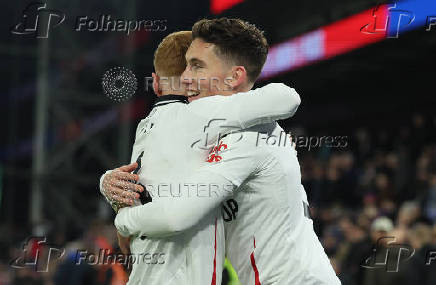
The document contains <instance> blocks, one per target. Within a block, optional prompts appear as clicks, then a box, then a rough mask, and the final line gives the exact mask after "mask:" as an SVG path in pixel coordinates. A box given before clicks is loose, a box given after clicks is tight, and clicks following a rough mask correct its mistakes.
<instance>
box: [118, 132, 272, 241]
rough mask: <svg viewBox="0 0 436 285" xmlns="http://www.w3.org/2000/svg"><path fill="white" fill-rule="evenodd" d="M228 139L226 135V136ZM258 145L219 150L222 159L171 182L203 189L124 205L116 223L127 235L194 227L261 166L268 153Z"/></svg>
mask: <svg viewBox="0 0 436 285" xmlns="http://www.w3.org/2000/svg"><path fill="white" fill-rule="evenodd" d="M225 143H226V138H225V139H224V140H223V144H225ZM258 149H259V148H256V147H255V146H254V145H253V146H247V144H246V143H244V142H243V140H242V141H240V142H238V143H234V144H233V145H229V146H227V149H225V150H223V151H221V152H219V153H218V155H220V156H221V157H222V159H221V160H220V161H219V162H213V163H208V162H205V165H204V166H203V167H201V168H200V169H197V170H194V173H193V175H192V176H191V177H189V178H187V179H184V180H183V181H172V182H171V184H172V187H178V186H179V185H185V184H189V185H195V186H197V185H198V186H197V187H198V189H200V187H201V188H202V189H203V190H201V191H199V192H196V191H195V190H194V191H191V195H187V194H186V192H184V191H183V192H182V195H180V197H167V198H165V199H160V200H156V201H153V203H148V204H145V205H142V206H137V207H131V208H124V209H121V210H120V211H119V213H118V215H117V216H116V218H115V226H116V227H117V229H118V231H119V233H120V234H121V235H123V236H130V235H146V236H148V237H164V236H170V235H175V234H178V233H180V232H183V231H185V230H187V229H189V228H191V227H192V226H194V225H196V224H197V223H198V222H199V221H200V220H201V219H202V218H203V217H204V216H205V215H206V214H208V213H209V212H210V211H212V210H213V209H216V208H217V207H219V206H220V204H221V203H222V202H223V201H225V200H226V199H228V198H229V197H231V196H232V195H233V191H235V189H236V188H237V187H238V186H239V185H241V183H242V182H243V181H244V180H245V179H247V177H248V176H249V175H250V174H252V173H255V172H256V171H257V170H258V169H259V168H260V166H261V162H262V161H263V160H265V157H264V153H263V152H260V151H259V150H258ZM191 187H192V186H191ZM174 189H178V188H174ZM191 189H192V188H191ZM209 189H210V190H209ZM209 191H210V192H209ZM198 193H202V194H198ZM204 193H207V194H206V195H205V194H204Z"/></svg>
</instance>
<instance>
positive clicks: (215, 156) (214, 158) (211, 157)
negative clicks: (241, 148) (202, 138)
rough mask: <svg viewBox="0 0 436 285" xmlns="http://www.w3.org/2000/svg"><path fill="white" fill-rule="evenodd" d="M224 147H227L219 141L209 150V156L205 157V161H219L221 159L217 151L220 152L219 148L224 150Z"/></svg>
mask: <svg viewBox="0 0 436 285" xmlns="http://www.w3.org/2000/svg"><path fill="white" fill-rule="evenodd" d="M224 149H227V145H226V144H225V143H223V142H222V141H221V142H220V144H219V145H217V146H214V147H213V149H212V150H211V151H210V153H209V157H208V158H207V160H206V161H207V162H218V161H220V160H221V159H222V157H221V156H220V155H218V152H220V151H221V150H224Z"/></svg>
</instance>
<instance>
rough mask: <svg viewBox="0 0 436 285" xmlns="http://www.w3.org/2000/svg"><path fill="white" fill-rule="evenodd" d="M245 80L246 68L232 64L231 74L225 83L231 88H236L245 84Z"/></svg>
mask: <svg viewBox="0 0 436 285" xmlns="http://www.w3.org/2000/svg"><path fill="white" fill-rule="evenodd" d="M246 81H247V70H245V67H243V66H241V65H240V66H233V67H232V71H231V76H230V77H228V78H227V80H226V84H227V85H229V87H230V88H232V90H237V89H238V88H239V87H240V86H242V85H245V83H246Z"/></svg>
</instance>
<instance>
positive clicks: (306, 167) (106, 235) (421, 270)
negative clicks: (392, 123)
mask: <svg viewBox="0 0 436 285" xmlns="http://www.w3.org/2000/svg"><path fill="white" fill-rule="evenodd" d="M435 126H436V117H434V118H430V117H425V116H423V115H419V114H416V115H414V116H413V117H412V119H411V121H410V122H408V123H407V124H403V125H401V126H398V128H397V129H396V128H392V127H391V128H389V129H388V128H387V129H383V128H382V127H381V126H380V127H374V128H369V127H366V128H358V129H356V130H354V131H353V132H350V133H349V134H350V135H348V136H347V139H348V141H347V144H346V146H343V147H341V148H331V147H326V146H319V147H318V148H316V149H311V150H310V151H308V150H307V149H306V150H305V149H304V148H300V147H298V146H297V150H298V153H299V154H298V156H299V160H300V164H301V171H302V179H303V181H302V182H303V185H304V187H305V189H306V192H307V194H308V198H309V202H310V204H311V216H312V219H313V222H314V228H315V231H316V232H317V234H318V236H319V237H320V240H321V242H322V244H323V246H324V248H325V251H326V253H327V255H328V256H329V257H330V260H331V262H332V264H333V267H334V269H335V270H336V272H337V274H338V276H339V277H340V279H341V281H342V283H343V284H344V285H348V284H349V285H369V284H371V285H378V284H383V285H384V284H386V285H389V284H396V285H402V284H413V283H416V284H423V285H428V284H436V253H434V256H435V258H434V259H435V260H434V262H433V263H430V264H428V265H426V262H427V261H428V260H429V257H431V250H432V249H434V250H435V251H436V143H435V142H436V132H435V130H436V127H435ZM93 190H94V191H95V189H93ZM97 193H98V192H97V191H96V195H97ZM97 199H100V197H98V198H97ZM0 231H1V233H2V235H1V236H0V285H6V284H17V285H21V284H23V285H33V284H35V285H36V284H38V285H39V284H44V285H70V284H71V285H73V284H74V285H78V284H111V285H116V284H124V283H125V281H126V278H127V276H128V275H127V273H126V271H128V268H127V269H126V264H122V262H114V263H109V264H107V263H106V264H97V265H93V264H92V262H83V263H81V264H80V265H77V264H75V262H77V251H78V249H82V250H86V251H87V253H94V254H95V255H98V252H99V250H101V249H108V250H109V252H111V253H116V252H119V249H118V248H117V245H116V234H115V230H114V227H113V225H112V221H110V220H108V221H92V222H91V219H90V224H89V225H86V227H84V229H78V230H76V231H74V230H72V229H69V228H68V225H63V226H59V225H51V224H49V223H46V224H42V225H37V226H34V227H33V228H26V227H24V226H22V225H14V226H12V225H0ZM30 235H33V236H46V237H47V240H46V242H45V243H38V240H37V239H36V240H35V239H33V240H29V241H28V242H27V243H25V241H26V238H28V237H29V236H30ZM23 242H24V247H23ZM50 248H52V250H50ZM373 249H376V250H375V251H374V250H373ZM38 254H39V256H40V259H41V260H50V261H49V262H48V263H46V264H42V265H41V264H39V265H38V268H39V271H40V272H37V271H35V267H34V266H29V264H30V265H31V264H32V260H34V258H35V256H36V255H38ZM49 255H51V258H47V256H49ZM398 260H399V262H397V261H398ZM88 261H92V260H88ZM430 261H431V260H430ZM397 265H398V266H397ZM45 266H46V267H45ZM44 269H47V270H45V271H46V272H43V271H44ZM225 276H226V274H225ZM224 284H226V283H224Z"/></svg>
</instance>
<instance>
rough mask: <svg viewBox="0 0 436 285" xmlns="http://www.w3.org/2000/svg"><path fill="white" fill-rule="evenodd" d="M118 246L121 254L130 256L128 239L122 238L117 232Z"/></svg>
mask: <svg viewBox="0 0 436 285" xmlns="http://www.w3.org/2000/svg"><path fill="white" fill-rule="evenodd" d="M117 238H118V246H119V247H120V249H121V252H122V253H123V254H126V255H127V254H130V237H123V236H122V235H120V233H119V232H118V231H117Z"/></svg>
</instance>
